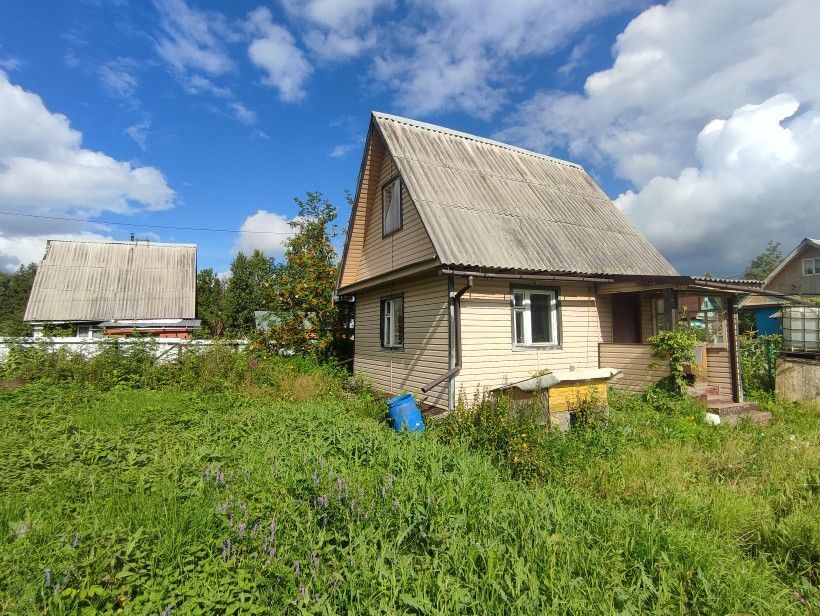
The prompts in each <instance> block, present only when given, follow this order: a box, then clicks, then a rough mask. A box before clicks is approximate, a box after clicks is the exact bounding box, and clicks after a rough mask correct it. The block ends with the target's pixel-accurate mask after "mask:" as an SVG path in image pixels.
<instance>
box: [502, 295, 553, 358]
mask: <svg viewBox="0 0 820 616" xmlns="http://www.w3.org/2000/svg"><path fill="white" fill-rule="evenodd" d="M512 329H513V346H516V347H545V346H555V345H557V344H558V343H559V342H558V294H557V292H556V290H550V289H512Z"/></svg>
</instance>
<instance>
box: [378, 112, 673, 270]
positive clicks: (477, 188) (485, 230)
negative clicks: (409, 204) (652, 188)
mask: <svg viewBox="0 0 820 616" xmlns="http://www.w3.org/2000/svg"><path fill="white" fill-rule="evenodd" d="M373 117H374V120H375V123H376V125H377V127H378V128H379V131H380V133H381V135H382V137H383V138H384V140H385V143H386V144H387V147H388V148H389V150H390V153H391V154H392V155H393V157H394V158H395V160H396V164H397V165H398V167H399V172H400V173H401V176H402V179H403V180H404V181H405V183H406V186H407V189H408V191H409V193H410V196H411V197H412V199H413V201H414V203H415V204H416V207H417V208H418V210H419V214H420V216H421V218H422V220H423V221H424V224H425V226H426V228H427V231H428V233H429V234H430V239H431V240H432V242H433V245H434V246H435V248H436V252H437V254H438V257H439V259H440V261H441V262H442V263H444V264H448V265H459V266H464V267H480V268H493V269H516V270H526V271H538V272H553V273H569V272H571V273H584V274H650V275H677V271H676V270H675V268H674V267H672V265H671V264H670V263H669V262H668V261H667V260H666V259H665V258H664V257H663V255H661V253H660V252H658V250H657V249H656V248H655V247H654V246H652V244H650V243H649V241H648V240H647V239H646V238H645V237H644V236H643V235H642V234H641V233H640V231H638V230H637V229H636V228H635V226H634V225H632V223H631V222H629V220H628V219H627V218H626V216H624V215H623V214H622V213H621V211H620V210H618V208H617V207H615V205H614V204H613V203H612V201H610V200H609V198H608V197H607V196H606V194H604V192H603V191H602V190H601V189H600V188H599V187H598V186H597V185H596V184H595V182H594V181H593V180H592V178H591V177H589V175H588V174H587V173H586V172H585V171H584V170H583V169H582V168H581V167H579V166H578V165H574V164H572V163H568V162H564V161H560V160H557V159H554V158H551V157H548V156H544V155H541V154H536V153H534V152H528V151H526V150H522V149H520V148H516V147H513V146H509V145H506V144H503V143H499V142H495V141H490V140H488V139H482V138H480V137H475V136H472V135H467V134H465V133H458V132H455V131H451V130H448V129H446V128H441V127H438V126H433V125H430V124H423V123H420V122H416V121H414V120H408V119H406V118H399V117H396V116H391V115H387V114H382V113H374V114H373Z"/></svg>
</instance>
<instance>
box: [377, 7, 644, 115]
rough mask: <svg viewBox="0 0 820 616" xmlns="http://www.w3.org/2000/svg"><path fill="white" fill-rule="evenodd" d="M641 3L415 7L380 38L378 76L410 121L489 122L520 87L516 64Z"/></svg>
mask: <svg viewBox="0 0 820 616" xmlns="http://www.w3.org/2000/svg"><path fill="white" fill-rule="evenodd" d="M634 4H637V2H635V1H630V0H613V1H611V2H594V1H584V2H565V1H564V0H519V1H516V2H497V1H495V0H480V1H478V2H462V1H461V0H441V1H440V2H435V3H417V4H415V5H411V7H412V8H413V10H412V11H411V14H410V15H409V17H407V18H406V19H403V20H402V21H401V22H400V23H397V24H392V25H391V26H389V27H388V29H387V31H386V32H385V33H383V40H381V41H380V44H379V47H378V52H377V55H376V59H375V63H374V69H373V75H374V77H375V78H376V80H377V82H379V83H381V84H382V85H383V86H385V87H386V88H388V89H389V90H391V91H392V92H393V93H394V95H395V96H394V99H395V101H396V104H397V105H398V106H399V107H400V108H401V109H402V110H404V111H405V112H407V113H410V114H428V113H434V112H440V111H444V110H448V109H459V110H461V111H465V112H466V113H468V114H471V115H474V116H479V117H489V116H491V115H492V114H493V113H495V112H496V111H498V110H499V109H500V108H501V107H502V105H503V104H504V103H505V101H506V100H507V97H508V93H509V92H510V90H511V89H514V88H518V87H520V85H521V83H520V81H518V80H517V79H516V78H515V77H513V76H512V75H513V73H514V71H512V70H511V66H512V64H513V63H514V62H516V61H518V60H521V59H525V58H534V57H539V56H545V55H548V54H551V53H555V52H557V51H558V50H559V49H561V48H562V47H563V46H565V45H566V44H567V43H568V42H569V41H570V39H571V37H572V36H573V35H574V34H577V33H578V32H579V31H580V30H581V29H582V28H583V27H585V26H587V25H589V24H590V23H592V22H593V21H595V20H597V19H600V18H602V17H605V16H607V15H610V14H612V13H615V12H618V11H620V10H623V9H624V8H625V7H628V6H632V5H634Z"/></svg>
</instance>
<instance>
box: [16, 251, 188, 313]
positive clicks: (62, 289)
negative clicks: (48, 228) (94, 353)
mask: <svg viewBox="0 0 820 616" xmlns="http://www.w3.org/2000/svg"><path fill="white" fill-rule="evenodd" d="M195 312H196V246H194V245H191V244H159V243H145V242H74V241H65V240H49V242H48V245H47V247H46V254H45V256H44V257H43V261H42V263H40V266H39V267H38V269H37V275H36V276H35V278H34V286H33V287H32V289H31V295H30V296H29V300H28V305H27V306H26V314H25V317H24V318H25V320H26V321H109V320H119V319H171V318H179V319H190V318H194V316H195Z"/></svg>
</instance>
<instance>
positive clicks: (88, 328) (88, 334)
mask: <svg viewBox="0 0 820 616" xmlns="http://www.w3.org/2000/svg"><path fill="white" fill-rule="evenodd" d="M77 337H78V338H102V329H100V328H99V327H94V326H93V325H78V326H77Z"/></svg>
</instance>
